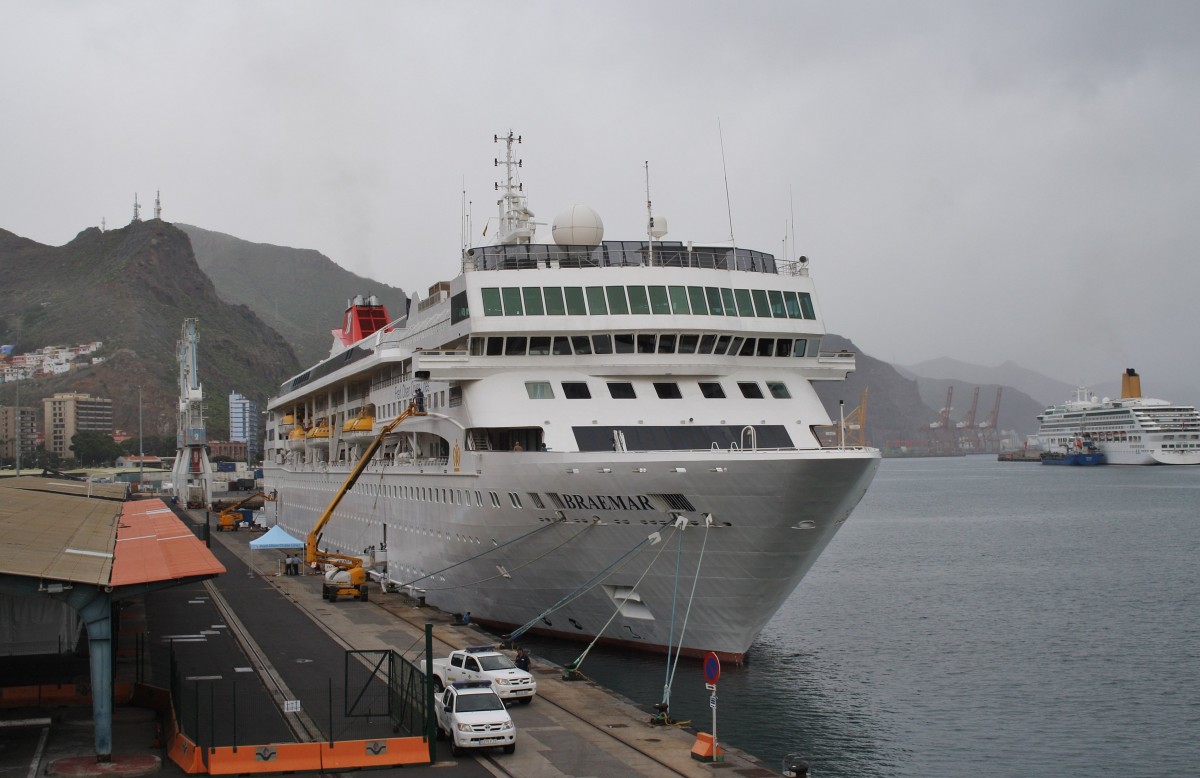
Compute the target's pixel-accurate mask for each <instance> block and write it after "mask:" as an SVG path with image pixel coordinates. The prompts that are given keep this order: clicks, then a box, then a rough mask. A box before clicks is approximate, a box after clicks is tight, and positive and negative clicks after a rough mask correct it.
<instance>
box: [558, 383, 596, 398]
mask: <svg viewBox="0 0 1200 778" xmlns="http://www.w3.org/2000/svg"><path fill="white" fill-rule="evenodd" d="M562 389H563V397H566V398H567V399H568V400H590V399H592V392H591V390H590V389H588V385H587V383H586V382H584V381H563V382H562Z"/></svg>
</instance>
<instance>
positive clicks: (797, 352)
mask: <svg viewBox="0 0 1200 778" xmlns="http://www.w3.org/2000/svg"><path fill="white" fill-rule="evenodd" d="M807 346H808V340H806V339H805V338H796V346H795V348H793V349H792V356H794V357H802V356H804V349H805V348H807Z"/></svg>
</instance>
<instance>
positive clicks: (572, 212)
mask: <svg viewBox="0 0 1200 778" xmlns="http://www.w3.org/2000/svg"><path fill="white" fill-rule="evenodd" d="M550 234H551V235H553V236H554V242H555V243H557V244H558V245H559V246H598V245H600V241H602V240H604V222H602V221H601V220H600V214H598V213H596V212H595V211H593V210H592V209H591V208H589V207H587V206H586V205H572V206H571V207H570V208H568V209H567V210H565V211H563V212H562V213H560V214H559V215H558V216H555V217H554V222H553V223H552V224H551V225H550Z"/></svg>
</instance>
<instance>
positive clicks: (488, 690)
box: [433, 681, 517, 756]
mask: <svg viewBox="0 0 1200 778" xmlns="http://www.w3.org/2000/svg"><path fill="white" fill-rule="evenodd" d="M433 709H434V713H435V714H436V716H437V727H438V736H439V737H448V738H450V746H451V750H452V752H453V753H454V755H455V756H462V753H463V749H466V748H489V747H499V748H503V749H504V753H506V754H511V753H513V752H514V751H516V750H517V728H516V726H515V725H514V724H513V720H512V717H511V716H509V715H508V709H507V708H505V707H504V703H503V702H502V701H501V700H500V698H499V697H497V696H496V693H495V692H494V691H492V685H491V684H490V683H488V682H487V681H458V682H457V683H452V684H450V685H449V686H448V687H446V688H445V689H443V690H442V691H441V692H439V693H438V694H437V696H436V697H434V698H433Z"/></svg>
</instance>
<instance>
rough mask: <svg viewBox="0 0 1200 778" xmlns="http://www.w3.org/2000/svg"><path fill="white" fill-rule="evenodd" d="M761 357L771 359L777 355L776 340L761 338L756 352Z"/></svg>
mask: <svg viewBox="0 0 1200 778" xmlns="http://www.w3.org/2000/svg"><path fill="white" fill-rule="evenodd" d="M755 353H756V354H757V355H758V356H760V357H769V356H771V355H773V354H774V353H775V339H774V338H759V339H758V351H756V352H755Z"/></svg>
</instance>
